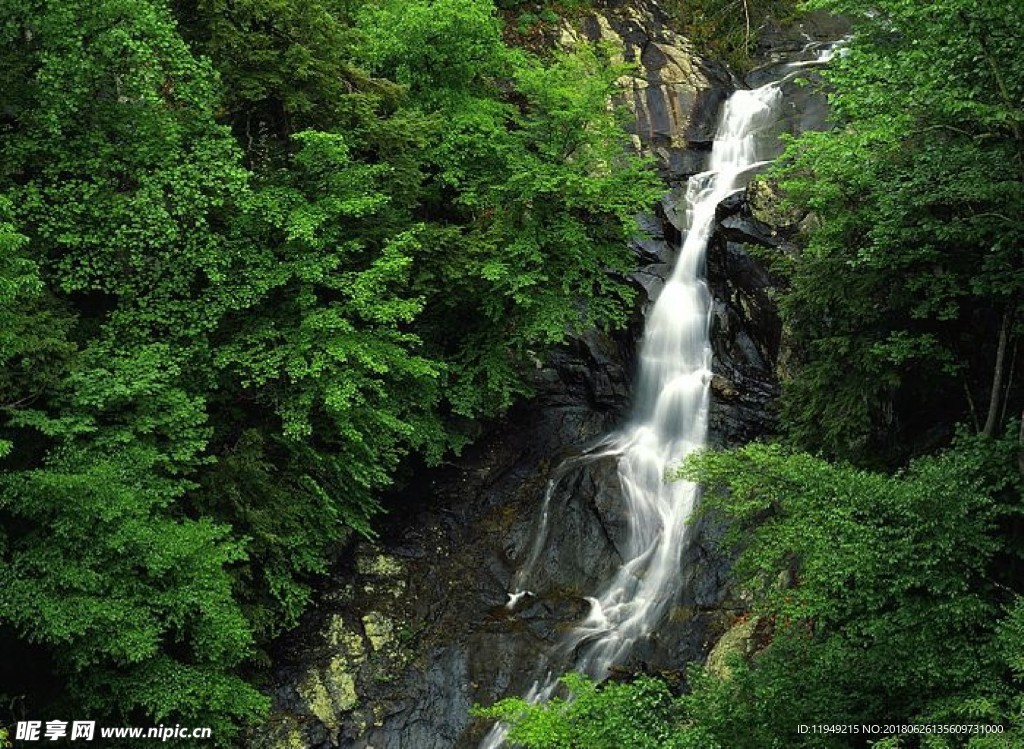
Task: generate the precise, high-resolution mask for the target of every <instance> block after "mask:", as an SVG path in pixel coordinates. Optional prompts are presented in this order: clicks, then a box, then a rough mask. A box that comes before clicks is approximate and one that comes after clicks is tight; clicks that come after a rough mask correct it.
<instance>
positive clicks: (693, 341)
mask: <svg viewBox="0 0 1024 749" xmlns="http://www.w3.org/2000/svg"><path fill="white" fill-rule="evenodd" d="M780 100H781V89H780V86H779V83H778V82H775V83H770V84H768V85H766V86H762V87H761V88H757V89H754V90H741V91H736V92H735V93H733V94H732V96H731V97H730V98H729V99H728V100H727V101H726V103H725V107H724V111H723V113H722V116H721V120H720V124H719V126H718V131H717V133H716V135H715V140H714V144H713V147H712V151H711V157H710V163H709V165H708V170H707V171H705V172H702V173H700V174H697V175H694V176H693V177H691V178H690V180H689V182H688V184H687V192H686V226H687V231H686V239H685V241H684V243H683V246H682V249H681V251H680V254H679V258H678V260H677V262H676V265H675V267H674V268H673V270H672V274H671V276H670V277H669V279H668V281H667V282H666V284H665V286H664V288H663V290H662V291H661V293H660V294H659V295H658V298H657V299H656V300H655V302H654V304H653V306H652V307H651V308H650V309H649V311H648V314H647V321H646V326H645V329H644V334H643V339H642V341H641V343H640V349H639V350H640V358H639V371H638V382H637V388H636V393H635V398H634V405H633V411H632V414H631V416H630V418H629V420H628V422H627V423H626V425H625V426H624V427H623V428H621V429H620V430H618V431H616V432H615V433H613V434H611V435H609V436H608V437H607V438H605V440H603V441H602V442H601V444H600V446H599V447H598V448H597V450H596V451H595V452H592V453H591V454H590V457H591V458H593V457H599V456H607V455H615V456H617V459H618V476H619V480H620V482H621V486H622V494H623V500H624V507H623V514H624V516H625V517H626V518H627V520H628V535H627V541H626V546H625V549H623V562H622V565H621V567H620V568H619V569H618V571H617V572H616V573H615V575H614V576H613V578H612V579H611V580H610V581H608V583H607V584H606V585H605V587H604V589H603V590H602V591H601V592H600V593H599V594H598V595H596V596H593V597H588V598H587V601H588V602H589V603H590V612H589V614H588V615H587V616H586V618H585V619H584V620H583V621H581V622H579V623H578V624H577V625H576V626H575V627H574V628H573V630H572V631H571V632H569V633H567V634H566V635H565V636H563V638H562V640H561V642H560V643H559V644H558V645H557V646H556V648H555V650H554V652H553V653H551V655H550V657H549V659H548V662H549V663H557V664H566V663H567V664H570V667H571V669H572V670H575V671H578V672H581V673H585V674H587V675H588V676H590V677H591V678H594V679H602V678H604V677H605V676H607V674H608V671H609V669H610V668H612V667H613V666H615V665H616V664H618V663H621V662H622V661H623V660H624V659H625V657H626V656H628V654H629V652H630V650H631V649H632V647H633V645H634V644H635V643H636V642H638V641H639V640H641V639H642V638H645V637H647V636H648V635H650V634H651V633H652V632H653V631H654V630H655V629H656V628H657V626H658V625H659V624H660V623H661V622H662V621H663V618H664V616H665V614H666V613H667V610H668V608H669V606H670V605H671V604H672V601H673V600H674V599H675V597H676V595H677V593H678V587H679V580H680V578H681V576H682V569H681V566H682V561H681V560H682V551H683V548H684V546H685V543H686V536H687V532H688V528H689V525H688V520H689V519H690V517H691V515H692V513H693V510H694V508H695V505H696V503H697V500H698V498H699V494H700V489H699V487H698V486H697V485H696V484H693V483H691V482H687V481H673V480H667V477H668V476H670V475H671V473H672V470H673V467H674V466H676V465H678V462H679V461H680V460H682V459H683V458H685V457H686V456H687V455H689V454H690V453H692V452H693V451H695V450H699V449H700V448H702V447H703V446H704V445H705V443H706V440H707V431H708V409H709V403H710V387H711V342H710V339H709V331H710V313H711V295H710V292H709V290H708V285H707V282H706V280H705V279H704V266H705V260H704V258H705V251H706V249H707V245H708V241H709V239H710V237H711V234H712V232H713V231H714V228H715V209H716V207H717V206H718V204H719V203H720V202H721V201H722V200H723V199H724V198H726V197H727V196H729V195H731V194H732V193H734V192H736V191H737V190H740V189H742V188H743V187H744V186H745V185H746V182H747V180H748V178H749V175H750V173H751V172H752V171H753V170H754V169H756V168H757V167H759V166H762V165H763V164H765V163H766V162H765V161H763V160H762V159H763V158H764V156H765V155H766V151H768V152H771V151H772V150H773V149H774V147H775V145H776V143H775V137H774V132H773V128H774V126H775V124H776V120H777V110H778V108H779V102H780ZM574 460H576V461H579V460H580V458H576V459H574ZM564 474H565V471H564V470H559V471H556V473H555V475H554V476H553V477H552V480H551V483H550V484H549V488H548V491H547V493H546V495H545V497H544V504H543V508H542V519H541V523H540V527H539V529H538V532H537V535H536V536H535V539H534V543H533V546H532V547H531V550H530V554H529V555H528V557H527V560H526V564H525V565H524V566H523V567H522V568H521V569H520V570H519V572H518V573H517V575H516V576H515V579H514V581H513V585H514V591H513V592H512V593H510V594H509V604H508V606H509V608H514V606H515V605H516V603H517V602H518V601H519V600H520V599H521V598H522V597H523V596H524V595H525V594H526V585H528V584H529V578H530V575H531V572H532V567H533V565H534V564H535V563H536V560H537V558H538V556H539V554H540V551H541V548H542V546H543V544H544V543H545V539H546V536H547V528H546V524H547V515H548V510H549V505H550V501H551V495H552V492H553V490H554V488H555V485H556V484H557V482H558V481H559V480H560V479H561V477H562V476H564ZM542 673H543V671H542ZM555 686H556V681H555V679H554V677H553V676H552V675H551V674H550V673H549V674H547V675H546V676H543V677H542V678H540V679H538V681H537V682H536V683H535V684H534V686H533V687H532V688H531V689H530V691H529V692H528V693H527V694H526V695H525V697H526V699H527V700H529V701H538V700H545V699H547V698H549V697H550V696H551V694H552V692H553V691H554V689H555ZM506 735H507V729H506V728H505V727H504V726H502V725H500V724H499V725H496V726H495V727H494V728H493V729H492V730H491V732H490V733H489V734H488V735H487V737H486V738H485V739H484V740H483V742H482V744H481V749H496V747H500V746H501V745H502V744H503V743H504V740H505V737H506Z"/></svg>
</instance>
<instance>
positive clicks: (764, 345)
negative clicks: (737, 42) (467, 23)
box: [247, 2, 784, 749]
mask: <svg viewBox="0 0 1024 749" xmlns="http://www.w3.org/2000/svg"><path fill="white" fill-rule="evenodd" d="M573 33H575V34H579V35H582V36H586V37H587V38H590V39H605V40H610V41H613V42H616V43H618V44H619V45H620V47H621V49H622V56H623V59H626V60H630V61H639V63H640V64H641V69H640V70H639V71H638V73H637V75H636V76H631V77H630V78H629V79H628V80H624V81H623V85H624V90H625V98H626V100H627V101H630V102H631V106H633V107H635V111H636V112H637V117H638V126H637V131H636V132H635V133H634V135H635V137H636V138H637V139H638V140H639V141H640V142H641V145H642V146H643V147H644V148H647V149H649V150H650V151H651V153H653V154H654V155H655V156H656V157H657V159H658V162H659V165H660V168H661V170H662V172H663V174H664V176H665V177H666V180H667V181H668V183H669V185H670V186H672V187H673V189H671V191H670V192H669V193H668V195H667V196H666V197H665V199H664V200H663V202H662V204H661V205H660V206H659V207H658V209H657V211H656V215H654V216H650V217H648V218H646V219H645V224H646V228H647V230H648V231H649V233H650V236H649V237H648V238H646V239H643V240H640V241H638V242H637V243H636V246H635V247H634V250H635V252H636V255H637V258H638V269H637V271H636V272H635V274H634V276H633V281H634V282H635V283H636V285H637V287H638V288H639V289H640V291H641V292H642V293H640V294H639V295H638V296H639V299H638V302H637V307H636V313H635V315H634V316H633V323H632V325H631V326H630V327H629V328H628V329H627V330H626V331H623V332H622V333H620V334H618V335H615V336H609V335H606V334H603V333H599V332H596V331H595V332H590V333H588V334H586V335H584V336H582V337H579V338H577V339H574V340H572V341H571V342H570V343H569V344H568V345H566V346H564V347H562V348H560V349H558V350H557V351H555V352H553V353H552V354H551V355H550V356H549V357H548V358H547V359H546V361H545V362H543V363H540V364H538V368H537V370H536V372H535V373H534V384H535V386H536V390H537V396H536V397H535V398H534V399H532V400H531V401H530V402H528V403H524V404H521V405H520V406H518V407H517V408H515V409H513V411H512V412H511V413H509V414H508V415H507V416H506V417H505V418H503V419H502V420H500V421H499V422H497V423H494V424H491V425H489V426H488V427H486V428H485V431H484V434H483V436H482V437H481V438H480V439H479V440H478V441H477V442H476V443H475V444H474V445H473V446H472V447H471V448H469V449H467V450H466V452H465V454H464V455H462V456H461V457H460V458H458V459H457V460H455V461H453V463H451V464H450V465H447V466H444V467H442V468H439V469H433V470H426V469H423V470H419V471H416V472H414V474H413V476H412V478H411V479H409V480H408V481H407V483H406V487H405V488H404V489H403V490H402V491H400V492H398V493H396V495H395V496H393V497H391V498H390V500H389V502H388V506H389V507H390V508H391V512H390V515H389V516H388V518H386V519H385V522H384V523H383V524H382V527H381V528H380V540H379V541H377V542H374V543H371V542H361V543H359V544H357V545H355V546H354V547H353V548H351V549H349V550H348V552H347V554H346V556H345V558H344V559H342V560H341V561H340V562H339V564H338V566H337V568H336V570H335V574H334V578H333V580H332V581H329V583H328V584H327V585H326V586H325V590H324V591H323V592H322V594H321V595H320V596H319V598H318V603H317V606H316V608H315V610H313V611H312V612H310V614H309V615H308V616H307V617H306V619H305V621H304V623H303V625H302V626H301V627H300V628H299V630H297V631H296V632H294V633H293V634H292V635H291V636H289V637H288V638H286V640H285V641H284V642H283V643H281V646H280V648H279V650H278V652H277V653H276V654H275V656H276V657H275V663H276V664H277V667H276V671H275V672H274V675H273V683H272V684H271V685H270V686H269V687H268V688H269V689H270V691H271V693H272V695H273V698H274V711H273V715H272V718H271V720H270V721H269V722H268V724H267V725H266V726H265V727H264V728H262V729H261V730H259V731H258V732H256V733H254V734H253V735H252V736H250V737H249V740H248V742H247V745H248V746H251V747H255V748H257V749H313V748H317V749H319V748H324V749H326V748H327V747H351V748H352V749H370V748H371V747H372V748H373V749H451V748H453V747H458V748H462V747H475V746H477V745H478V743H479V741H480V739H481V737H482V736H483V734H484V732H485V731H486V730H487V725H485V724H484V723H483V722H481V721H475V720H474V719H473V718H471V717H470V714H469V710H470V707H471V705H473V704H474V703H481V704H489V703H491V702H493V701H494V700H495V699H498V698H500V697H504V696H509V695H515V694H522V693H524V692H525V691H526V690H527V689H528V688H529V686H530V684H531V683H532V682H533V680H534V679H536V678H538V677H542V676H543V673H542V672H541V670H540V663H541V658H542V657H543V656H544V655H545V654H546V653H547V652H548V651H549V649H550V647H551V645H552V644H553V643H554V642H555V641H556V640H557V639H558V638H559V634H560V632H561V631H563V630H565V629H566V628H568V627H569V626H571V624H572V623H573V622H576V621H578V620H579V619H580V618H581V616H582V615H583V614H584V613H585V612H586V611H587V608H588V604H587V603H586V602H585V601H584V600H583V596H584V595H586V594H590V593H592V592H593V591H595V590H597V589H598V588H599V587H600V583H601V581H603V580H604V579H606V577H607V576H608V573H609V572H610V571H611V569H613V568H614V567H615V566H616V565H617V562H618V554H619V552H618V548H619V547H620V544H621V541H622V528H623V518H622V515H621V509H620V508H621V501H620V490H619V484H618V476H617V473H616V467H615V465H614V462H613V461H612V460H608V459H605V460H600V459H598V460H580V461H571V460H570V461H569V462H568V463H566V461H567V459H570V458H572V457H574V456H579V455H580V454H581V452H582V451H583V450H584V449H585V448H586V447H587V446H588V445H590V444H593V442H594V441H595V440H598V439H599V438H600V437H601V436H602V435H605V434H606V433H608V432H609V431H610V430H612V429H613V428H614V427H615V426H616V425H618V424H620V423H621V422H622V420H623V418H624V417H625V415H626V413H627V411H628V408H629V403H630V391H631V380H632V377H633V371H634V361H633V358H634V355H635V346H636V341H637V339H638V337H639V335H640V332H641V331H642V327H643V311H644V309H646V307H647V304H648V302H649V300H650V299H651V298H653V297H654V296H656V295H657V293H658V292H659V291H660V288H661V286H662V284H663V280H664V278H665V277H666V275H667V273H668V272H669V270H670V268H671V264H672V262H673V261H674V256H675V253H676V251H677V249H676V248H678V247H679V246H680V240H681V236H680V232H681V230H682V227H683V217H682V216H681V215H680V213H681V210H682V209H681V207H680V206H681V201H682V193H681V187H680V184H681V182H682V180H683V179H684V178H685V177H686V176H688V175H689V174H691V173H693V172H696V171H699V170H700V169H701V168H702V164H703V158H704V151H706V150H707V148H708V147H709V146H710V140H711V138H712V136H713V133H714V127H715V122H716V120H717V111H718V104H719V103H720V102H721V101H722V100H723V99H724V98H725V97H726V96H727V95H728V93H729V92H730V90H731V86H732V84H733V83H734V82H735V81H734V80H733V79H732V78H731V76H730V75H729V74H728V73H726V72H725V71H724V70H721V69H717V68H715V66H713V65H710V64H709V63H707V62H705V61H702V60H700V59H698V58H697V57H696V56H695V55H694V54H693V51H692V49H691V48H690V46H689V44H688V43H687V42H686V41H685V40H683V39H681V38H680V37H678V36H676V35H673V34H672V33H671V32H670V31H668V30H666V29H665V28H664V24H663V21H662V19H661V17H660V15H659V14H658V12H657V8H656V6H654V5H653V4H650V3H647V2H639V3H636V4H635V6H634V7H633V8H632V9H624V10H618V11H614V12H613V11H609V12H607V13H602V14H600V15H595V16H592V17H591V18H588V19H585V20H584V21H583V23H582V24H581V27H580V29H579V30H578V31H575V32H573ZM568 35H569V32H568V31H567V32H566V33H565V34H563V36H568ZM763 203H765V201H764V200H761V201H760V202H759V201H756V200H755V201H754V204H755V207H756V206H758V205H761V204H763ZM755 214H756V215H755ZM759 217H760V218H759ZM762 218H766V216H765V215H764V211H761V212H758V211H757V210H754V211H752V210H751V208H750V205H749V203H748V201H747V200H746V199H745V198H744V197H742V196H737V197H735V198H733V199H730V200H728V201H726V202H725V203H724V204H723V205H722V206H721V207H720V208H719V220H720V226H719V229H718V231H717V232H716V234H715V236H714V238H713V240H712V242H711V244H710V246H709V249H708V279H709V285H710V287H711V289H712V293H713V297H714V309H713V322H712V329H713V330H712V337H713V345H714V380H713V382H712V391H713V392H712V395H713V397H712V411H711V419H710V422H711V439H712V442H713V443H714V444H718V445H730V444H740V443H742V442H745V441H747V440H749V439H751V438H753V437H756V436H758V435H760V434H764V433H765V432H766V431H770V429H771V427H772V420H773V416H772V409H771V404H772V400H773V398H774V397H775V395H776V390H777V384H776V380H775V374H774V372H775V367H776V359H777V356H778V352H779V345H780V342H779V339H780V330H779V322H778V318H777V316H776V314H775V311H774V308H773V306H772V302H771V299H770V296H769V289H770V286H771V279H770V278H769V276H768V274H767V273H766V272H765V271H764V270H763V268H762V267H761V266H760V265H759V264H758V263H757V262H756V260H755V259H754V257H753V254H752V252H754V248H756V247H758V246H760V247H779V246H780V245H782V246H784V244H783V243H782V241H781V240H780V238H779V235H778V233H776V232H775V230H774V229H773V228H772V227H771V226H770V225H769V224H767V223H765V222H763V221H762V220H760V219H762ZM560 466H561V468H560ZM546 493H548V497H549V501H548V504H547V507H548V508H549V515H550V517H549V524H548V527H549V529H550V532H549V536H548V537H547V539H546V542H545V543H544V544H543V545H542V546H540V547H539V549H540V551H539V553H538V556H537V558H536V564H535V567H534V569H535V574H534V575H533V576H532V578H531V580H530V581H529V587H530V588H531V590H532V592H533V594H532V595H530V596H527V597H526V598H524V599H523V600H521V601H519V602H518V604H517V605H516V607H515V609H514V611H512V610H510V609H508V608H506V607H505V604H506V602H507V601H508V595H507V591H508V590H509V589H510V584H511V581H512V578H513V575H514V574H515V571H516V570H517V569H518V568H519V567H520V566H521V565H522V564H523V562H524V560H525V559H526V558H527V557H528V556H529V555H530V552H531V549H533V548H534V538H535V533H536V530H537V527H538V516H539V513H540V509H541V506H542V503H543V499H544V497H545V495H546ZM716 535H717V529H716V528H715V527H714V526H713V525H711V524H710V523H703V524H700V525H698V526H697V528H696V529H695V532H694V538H693V542H692V543H691V545H690V547H689V548H688V549H687V550H686V555H687V560H686V561H687V564H686V566H685V569H686V570H687V573H686V579H685V580H682V581H681V589H680V593H679V596H678V598H677V600H676V601H675V602H674V607H673V608H672V611H671V614H670V616H669V618H668V621H667V622H666V623H665V625H664V627H662V628H661V630H660V631H659V632H658V633H657V636H655V637H652V638H650V639H649V641H648V642H646V643H644V644H642V645H640V646H638V647H637V648H636V649H635V652H634V653H633V656H632V660H631V662H630V663H628V664H624V667H625V668H627V669H632V670H637V669H657V670H680V669H682V668H683V667H684V666H685V664H686V663H688V662H690V661H693V660H696V659H704V658H706V657H707V655H708V652H709V651H710V650H711V647H712V646H713V645H714V643H715V642H716V641H717V639H718V638H719V636H720V635H721V634H722V632H724V631H726V630H727V629H728V628H729V626H730V625H731V624H732V623H733V621H734V619H735V616H734V612H732V611H730V610H729V603H728V602H729V601H730V600H732V597H731V595H730V592H729V591H728V589H727V577H726V576H727V572H728V560H726V559H723V558H722V557H721V556H720V555H719V554H718V553H716V551H715V544H714V542H713V541H714V538H715V537H716ZM551 666H553V667H554V668H555V669H556V670H557V669H558V668H559V667H560V664H551Z"/></svg>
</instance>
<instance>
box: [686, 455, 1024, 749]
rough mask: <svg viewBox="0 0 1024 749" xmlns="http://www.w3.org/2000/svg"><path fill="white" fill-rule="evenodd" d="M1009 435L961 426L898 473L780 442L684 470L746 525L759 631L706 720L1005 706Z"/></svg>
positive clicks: (1014, 481)
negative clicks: (956, 437) (949, 445)
mask: <svg viewBox="0 0 1024 749" xmlns="http://www.w3.org/2000/svg"><path fill="white" fill-rule="evenodd" d="M1015 450H1016V445H1015V444H1014V443H1013V442H1012V441H1009V440H1004V441H1002V442H998V443H997V442H992V441H991V440H988V439H987V438H970V439H968V438H963V440H962V442H961V444H959V445H958V446H957V447H955V448H954V449H951V450H949V451H946V452H944V453H941V454H939V455H936V456H932V457H928V458H922V459H920V460H918V461H915V462H914V463H912V464H911V466H910V467H909V468H908V469H907V470H906V471H905V472H903V473H901V474H898V475H896V476H885V475H880V474H874V473H869V472H865V471H862V470H859V469H855V468H852V467H847V466H833V465H830V464H828V463H826V462H824V461H822V460H819V459H817V458H812V457H810V456H807V455H801V454H791V453H787V452H786V451H784V450H783V449H781V448H779V447H777V446H775V447H770V446H763V445H752V446H749V447H746V448H743V449H742V450H739V451H736V452H734V453H719V454H707V455H704V456H701V457H700V458H699V459H698V460H696V461H695V462H694V463H693V465H691V466H690V467H689V468H688V469H687V475H688V476H690V477H694V476H696V477H699V478H700V479H701V480H702V481H704V482H706V485H708V486H709V488H710V489H711V493H710V498H709V499H708V500H707V507H708V508H710V510H711V511H718V512H720V513H722V515H723V516H724V517H725V518H727V519H728V520H729V521H730V524H731V529H732V531H731V532H732V533H733V538H734V539H735V540H737V541H739V539H743V540H742V541H740V547H741V549H742V553H741V555H740V558H739V561H738V562H737V566H736V574H737V576H738V578H739V579H740V580H741V582H742V584H743V585H744V586H745V587H746V588H747V589H748V590H749V591H750V592H751V593H752V595H753V597H754V600H755V606H754V613H755V614H756V615H758V616H760V617H761V618H762V622H764V623H765V624H766V625H767V626H768V632H769V636H768V642H767V644H766V646H765V647H763V649H762V650H761V651H760V652H759V653H758V654H757V655H756V656H755V658H754V659H753V661H752V662H751V663H750V665H749V667H747V668H745V669H744V668H741V669H739V670H738V671H736V672H735V673H734V676H733V682H734V683H733V684H732V685H731V686H730V689H731V690H733V693H734V696H735V699H734V700H733V701H732V702H733V705H734V706H733V707H732V708H730V709H729V713H728V714H727V715H725V716H722V718H723V720H722V723H721V725H720V727H718V728H716V729H715V730H716V733H717V735H719V736H724V735H727V734H728V732H734V733H735V734H736V735H750V736H751V740H750V743H749V744H746V743H745V744H742V746H748V745H749V746H751V747H754V746H768V745H774V744H772V743H771V742H772V741H775V742H778V741H779V740H780V739H781V738H782V737H784V736H786V735H792V732H793V726H795V725H797V724H800V723H803V724H815V723H818V724H821V723H829V722H832V723H874V722H886V721H888V722H896V723H905V722H908V721H919V722H933V723H937V722H948V723H956V722H963V721H967V720H970V719H978V720H980V719H981V718H982V717H984V718H985V721H984V722H1001V721H1004V720H1006V719H1007V716H1009V715H1010V714H1011V712H1010V710H1009V707H1010V703H1009V702H1008V700H1010V696H1011V695H1012V693H1013V692H1012V689H1011V684H1010V683H1008V682H1006V681H1004V680H1003V677H1002V670H1003V668H1004V667H1005V663H1006V662H1007V659H1006V656H1005V655H1001V654H1000V648H999V646H998V642H999V635H998V632H999V629H1000V628H999V627H998V626H997V624H998V622H999V619H1000V614H1001V608H1002V607H1001V606H1000V604H999V603H998V602H999V601H1000V600H1001V599H1002V600H1005V598H1006V596H1005V591H1006V590H1007V588H1006V587H1005V585H1004V584H1003V583H1001V582H999V577H1000V576H1001V575H1000V567H1001V565H1000V564H999V563H997V553H998V552H1000V550H1001V549H1002V548H1003V545H1004V544H1005V543H1006V540H1005V539H1003V538H1001V536H1000V533H999V530H1000V522H1001V520H1002V519H1005V518H1007V517H1008V516H1011V515H1016V514H1019V513H1020V496H1021V494H1020V493H1021V477H1020V475H1019V474H1018V473H1017V472H1016V467H1015V460H1014V453H1015ZM1007 582H1010V581H1007ZM1007 621H1008V622H1012V620H1007ZM1005 626H1010V625H1009V624H1007V625H1005ZM982 701H983V702H984V704H987V705H989V706H990V710H989V713H988V714H986V715H984V716H982V715H979V714H976V712H977V709H978V705H980V704H982ZM811 738H815V737H811ZM811 738H808V739H807V740H808V741H810V740H811ZM815 740H820V737H817V738H816V739H815ZM734 745H736V746H741V745H740V744H734ZM807 745H808V746H810V745H812V744H807ZM837 745H845V744H842V743H837Z"/></svg>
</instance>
